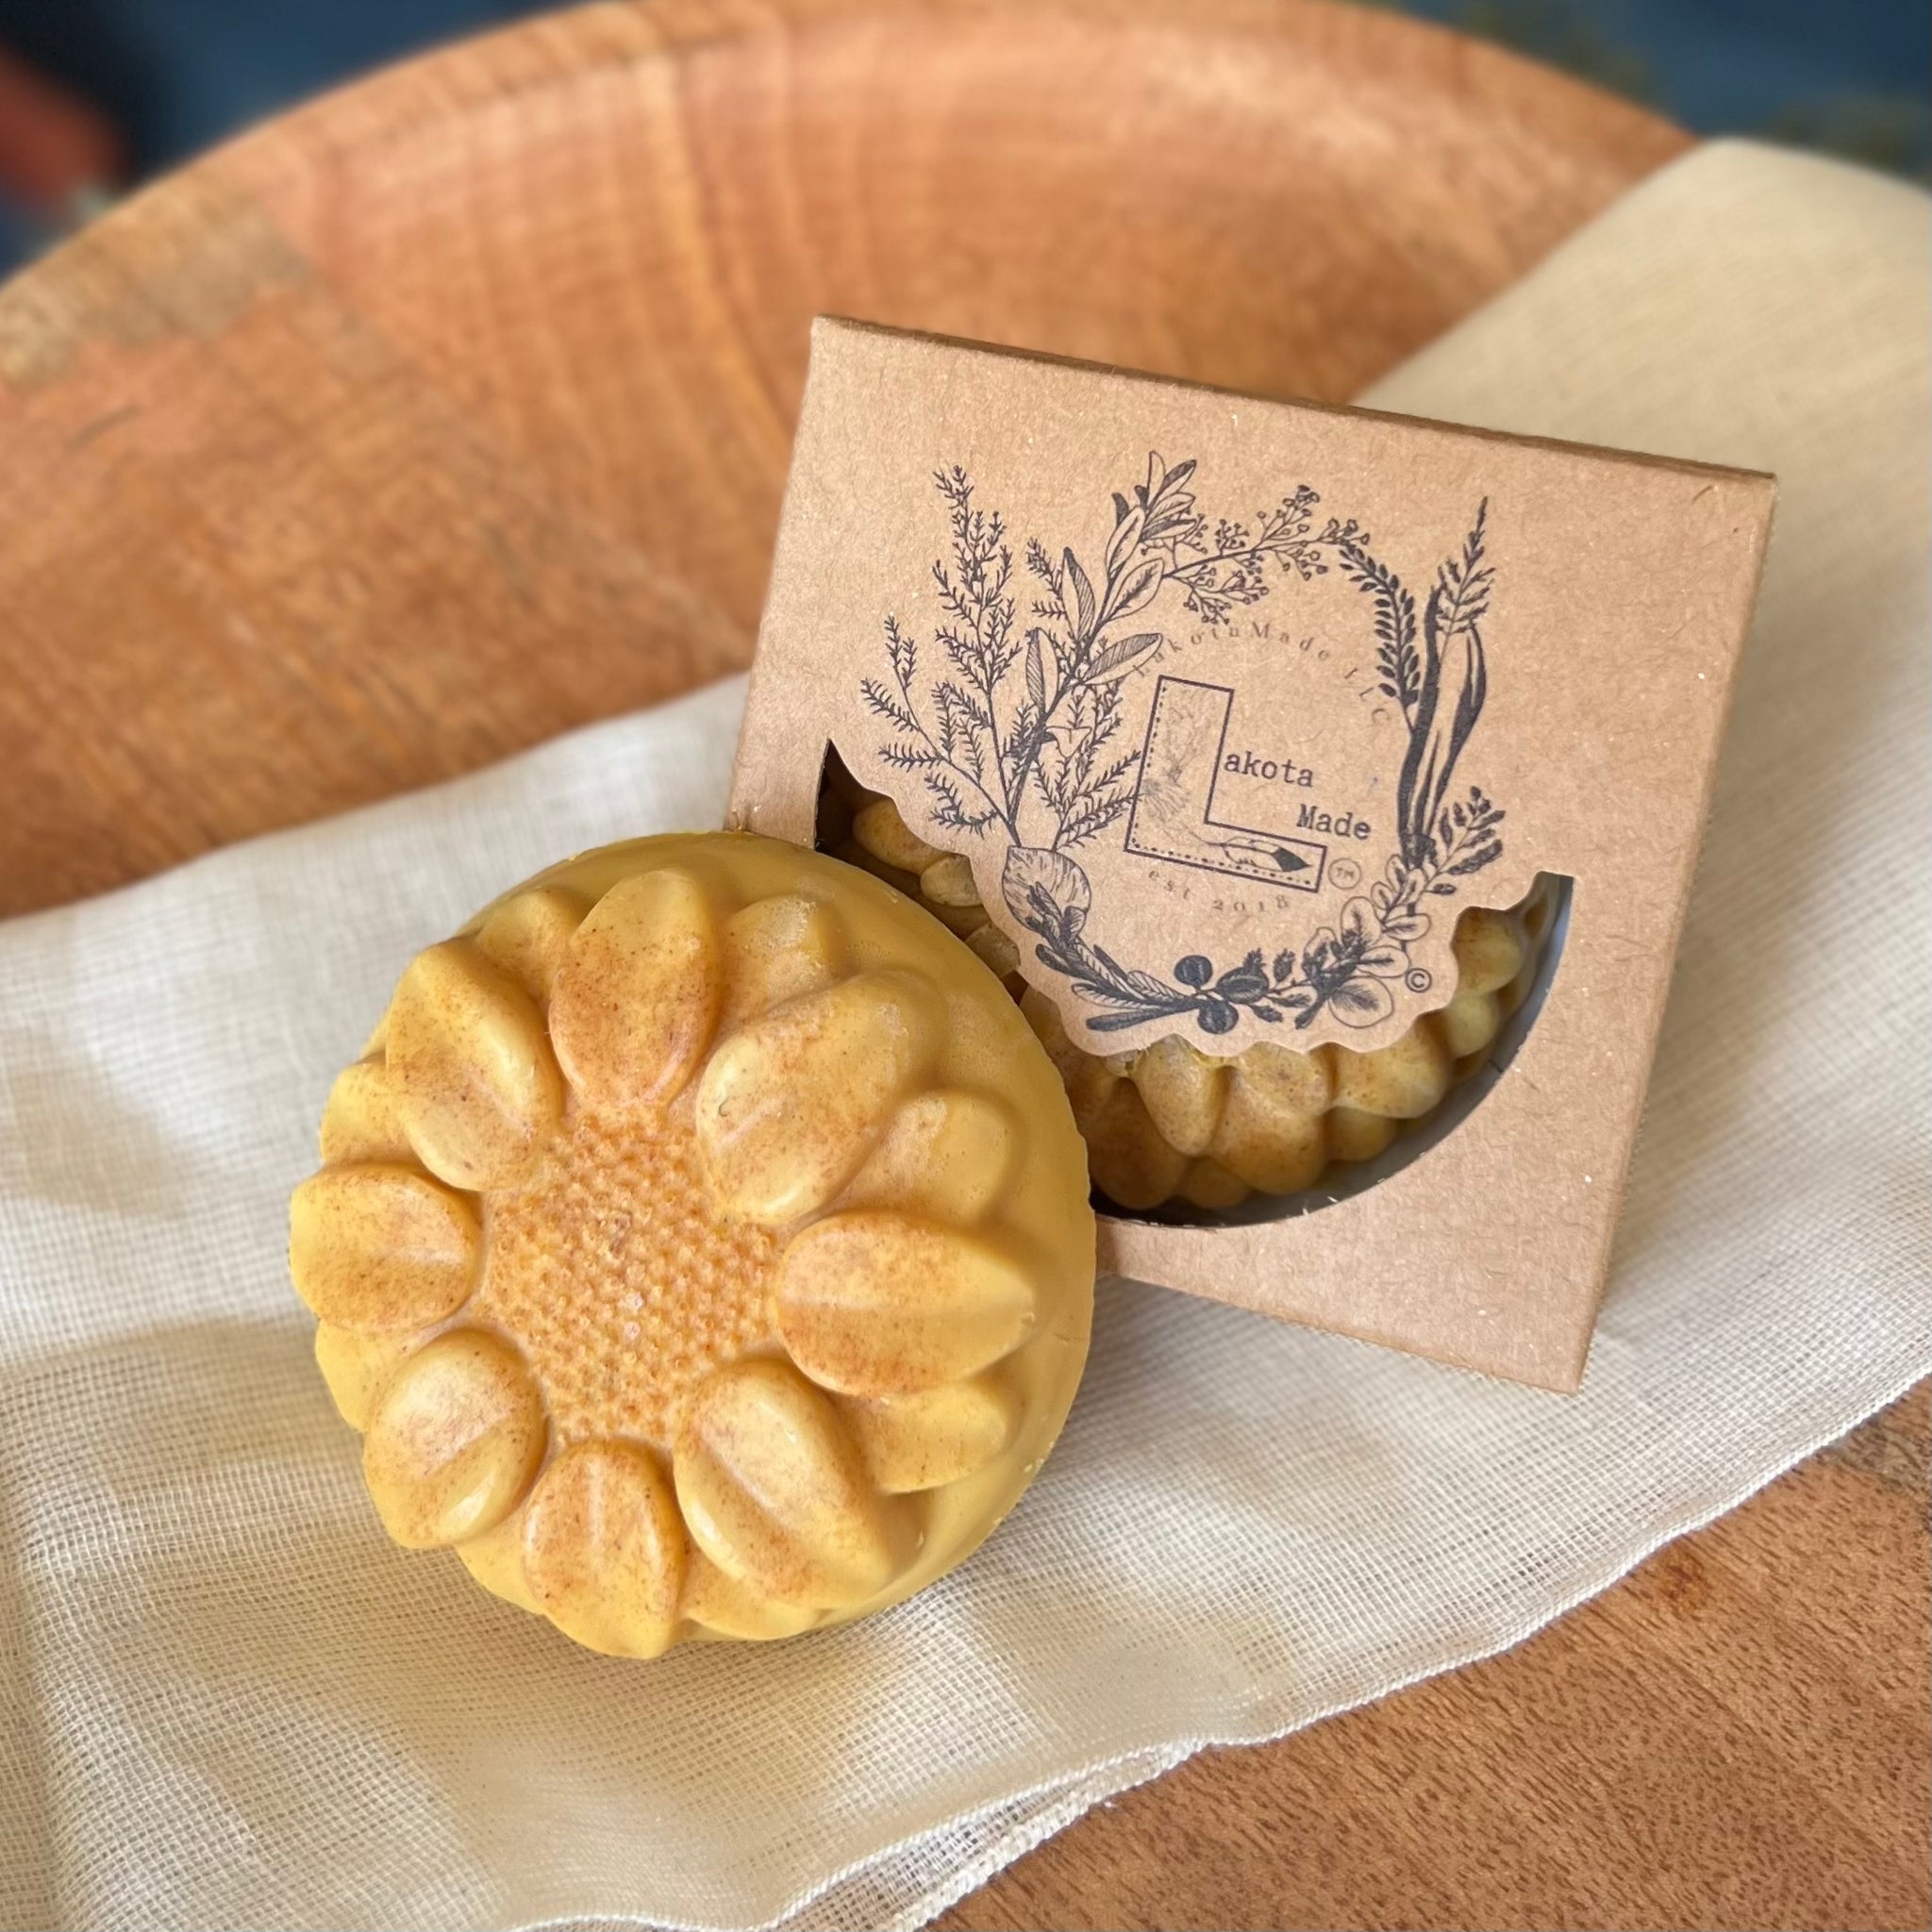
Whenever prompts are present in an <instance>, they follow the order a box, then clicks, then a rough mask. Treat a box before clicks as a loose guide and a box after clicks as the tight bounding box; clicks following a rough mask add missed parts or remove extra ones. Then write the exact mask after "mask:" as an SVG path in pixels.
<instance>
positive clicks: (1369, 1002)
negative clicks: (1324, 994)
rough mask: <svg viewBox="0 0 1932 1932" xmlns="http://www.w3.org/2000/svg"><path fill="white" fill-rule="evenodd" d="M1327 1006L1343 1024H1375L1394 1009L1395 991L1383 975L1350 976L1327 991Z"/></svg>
mask: <svg viewBox="0 0 1932 1932" xmlns="http://www.w3.org/2000/svg"><path fill="white" fill-rule="evenodd" d="M1328 1010H1329V1011H1330V1012H1332V1013H1333V1014H1334V1015H1335V1017H1336V1018H1337V1019H1338V1020H1340V1021H1341V1024H1343V1025H1344V1026H1373V1025H1374V1024H1376V1022H1377V1021H1380V1020H1386V1019H1387V1018H1388V1017H1389V1015H1390V1014H1391V1013H1392V1012H1393V1011H1394V1010H1395V995H1394V994H1393V993H1391V991H1389V986H1388V982H1387V981H1386V980H1381V979H1369V978H1359V979H1348V980H1344V981H1343V982H1342V983H1341V985H1340V986H1338V987H1337V988H1336V989H1335V990H1334V991H1333V992H1331V993H1330V994H1329V995H1328Z"/></svg>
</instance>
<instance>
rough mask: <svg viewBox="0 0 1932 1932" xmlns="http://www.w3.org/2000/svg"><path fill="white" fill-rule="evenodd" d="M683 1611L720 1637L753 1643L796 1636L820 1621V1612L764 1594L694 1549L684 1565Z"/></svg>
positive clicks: (694, 1622)
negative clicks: (726, 1573)
mask: <svg viewBox="0 0 1932 1932" xmlns="http://www.w3.org/2000/svg"><path fill="white" fill-rule="evenodd" d="M681 1607H682V1609H683V1611H684V1614H685V1615H686V1616H687V1617H689V1618H690V1619H691V1622H692V1623H693V1624H702V1625H703V1626H704V1628H705V1629H707V1630H708V1631H710V1632H712V1633H713V1634H714V1635H715V1636H719V1637H738V1638H742V1639H743V1640H744V1641H747V1642H750V1643H770V1642H772V1641H774V1640H775V1639H777V1638H780V1637H796V1636H797V1635H798V1633H799V1632H800V1631H801V1630H809V1629H810V1628H811V1626H812V1625H813V1624H816V1623H817V1622H818V1621H819V1617H820V1615H821V1612H820V1611H818V1610H815V1609H812V1608H810V1607H805V1606H801V1605H798V1604H785V1603H780V1602H779V1601H778V1600H777V1599H776V1598H775V1597H769V1596H762V1595H760V1594H759V1593H758V1591H756V1590H754V1589H752V1588H751V1586H750V1585H748V1584H743V1583H740V1582H739V1581H738V1579H737V1578H736V1577H733V1576H727V1575H725V1574H724V1571H722V1570H721V1569H719V1567H718V1566H717V1564H715V1563H714V1562H712V1561H711V1559H710V1557H708V1556H706V1555H705V1553H704V1552H703V1551H702V1550H693V1551H691V1557H690V1559H689V1561H688V1562H687V1564H686V1566H685V1584H684V1602H683V1605H682V1606H681Z"/></svg>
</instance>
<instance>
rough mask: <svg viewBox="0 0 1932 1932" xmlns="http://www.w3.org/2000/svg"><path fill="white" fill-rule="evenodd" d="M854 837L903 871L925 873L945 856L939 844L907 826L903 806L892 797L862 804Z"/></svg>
mask: <svg viewBox="0 0 1932 1932" xmlns="http://www.w3.org/2000/svg"><path fill="white" fill-rule="evenodd" d="M852 836H853V837H854V838H855V839H856V840H858V842H859V844H860V845H862V846H863V847H864V848H865V850H866V851H867V852H868V853H870V854H871V855H872V857H873V858H876V859H878V860H879V861H880V863H881V864H884V865H890V866H891V867H893V868H894V869H895V870H897V871H899V872H912V873H923V872H924V870H925V869H926V867H927V866H929V865H931V864H933V863H934V862H935V861H936V860H938V859H941V858H944V857H945V854H944V853H942V852H941V851H940V849H939V848H938V846H936V845H928V844H927V843H926V842H925V841H924V839H921V838H919V837H917V836H916V835H915V834H913V833H912V832H910V831H908V829H907V825H906V821H905V820H904V819H902V818H901V817H900V816H899V808H898V807H897V806H896V805H894V804H893V803H892V801H891V799H890V798H878V799H874V801H873V802H872V803H871V804H870V805H862V806H860V807H859V808H858V810H857V811H856V812H854V813H853V814H852Z"/></svg>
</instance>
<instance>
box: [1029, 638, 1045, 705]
mask: <svg viewBox="0 0 1932 1932" xmlns="http://www.w3.org/2000/svg"><path fill="white" fill-rule="evenodd" d="M1026 695H1027V697H1028V698H1030V699H1031V700H1032V703H1033V709H1034V712H1035V714H1036V715H1037V714H1038V713H1040V712H1041V711H1044V710H1045V709H1046V668H1045V666H1044V665H1042V664H1041V661H1040V633H1039V632H1038V631H1037V630H1033V631H1028V632H1027V633H1026Z"/></svg>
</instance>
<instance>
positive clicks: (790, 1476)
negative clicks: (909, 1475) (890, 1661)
mask: <svg viewBox="0 0 1932 1932" xmlns="http://www.w3.org/2000/svg"><path fill="white" fill-rule="evenodd" d="M674 1476H675V1482H676V1486H677V1500H678V1503H679V1505H680V1506H681V1507H682V1508H683V1511H684V1520H685V1523H686V1524H687V1526H688V1527H689V1528H690V1530H691V1536H692V1538H693V1539H694V1540H695V1541H696V1542H697V1545H698V1547H699V1548H700V1549H701V1550H703V1551H704V1553H705V1554H706V1555H707V1556H708V1557H710V1559H711V1560H712V1562H714V1563H715V1564H717V1566H718V1567H719V1568H720V1569H721V1570H723V1571H724V1573H725V1574H726V1575H728V1576H731V1577H733V1578H735V1579H736V1580H737V1581H738V1582H740V1583H741V1584H746V1585H748V1586H750V1587H751V1588H753V1589H754V1590H756V1591H759V1592H760V1593H762V1594H763V1595H765V1596H768V1597H775V1598H777V1599H779V1600H780V1601H782V1602H784V1603H788V1604H794V1605H797V1606H799V1607H805V1608H812V1609H841V1608H846V1607H850V1606H852V1605H854V1604H858V1603H862V1602H863V1601H864V1600H865V1599H866V1598H867V1597H870V1596H874V1595H876V1594H877V1593H878V1591H881V1590H883V1589H884V1588H885V1586H886V1585H887V1584H888V1583H889V1582H890V1581H891V1577H892V1574H893V1572H894V1570H895V1568H896V1567H897V1565H896V1561H895V1555H894V1548H893V1536H892V1524H891V1520H890V1518H889V1516H888V1514H887V1511H886V1508H885V1507H884V1506H883V1504H882V1502H881V1500H880V1498H879V1497H878V1496H877V1495H876V1493H875V1492H874V1490H873V1487H872V1485H871V1483H870V1482H868V1481H867V1479H866V1475H865V1470H864V1466H863V1465H862V1464H861V1462H860V1461H859V1457H858V1450H857V1449H856V1447H855V1446H854V1444H853V1441H852V1439H851V1437H850V1435H849V1434H848V1433H847V1432H846V1430H845V1427H844V1425H843V1424H842V1423H841V1421H840V1419H839V1415H838V1412H837V1411H836V1410H835V1409H834V1408H833V1407H832V1404H831V1402H830V1401H829V1399H828V1398H827V1397H825V1396H824V1395H823V1394H821V1393H820V1392H819V1391H818V1390H816V1389H814V1388H813V1387H812V1386H811V1384H810V1383H809V1382H808V1381H807V1380H806V1379H805V1377H804V1376H803V1375H801V1374H799V1373H798V1371H797V1370H796V1369H794V1368H793V1367H792V1366H791V1364H790V1363H789V1362H782V1361H774V1360H771V1359H769V1358H761V1359H752V1360H748V1361H741V1362H736V1363H733V1364H732V1365H731V1366H730V1367H728V1368H725V1369H722V1370H720V1371H719V1372H718V1374H715V1375H713V1376H712V1377H711V1378H710V1380H709V1381H708V1382H707V1383H706V1384H705V1385H704V1387H703V1388H702V1389H700V1390H699V1391H698V1392H697V1394H696V1396H695V1397H694V1398H693V1399H692V1402H691V1408H690V1410H689V1411H688V1412H687V1414H686V1417H685V1422H684V1426H683V1428H682V1430H681V1431H680V1432H679V1435H678V1440H677V1448H676V1455H675V1462H674Z"/></svg>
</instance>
